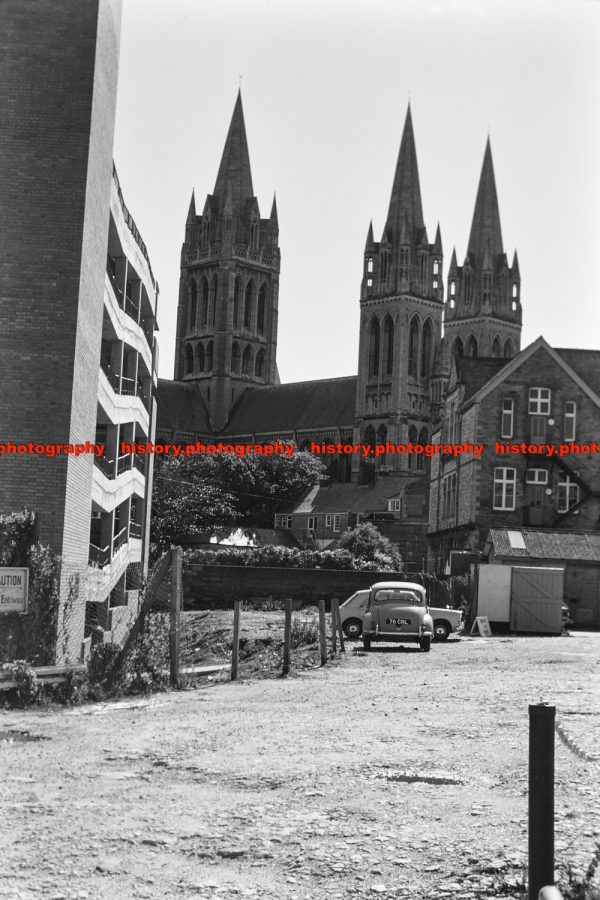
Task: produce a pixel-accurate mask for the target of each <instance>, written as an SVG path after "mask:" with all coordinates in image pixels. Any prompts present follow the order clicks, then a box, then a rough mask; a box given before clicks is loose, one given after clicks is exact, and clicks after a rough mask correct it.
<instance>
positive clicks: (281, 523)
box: [275, 516, 292, 528]
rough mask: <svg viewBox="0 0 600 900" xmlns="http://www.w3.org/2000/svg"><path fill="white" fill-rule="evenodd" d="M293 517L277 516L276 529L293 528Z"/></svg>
mask: <svg viewBox="0 0 600 900" xmlns="http://www.w3.org/2000/svg"><path fill="white" fill-rule="evenodd" d="M291 527H292V517H291V516H275V528H291Z"/></svg>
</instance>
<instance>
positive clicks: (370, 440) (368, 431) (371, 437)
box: [363, 425, 376, 447]
mask: <svg viewBox="0 0 600 900" xmlns="http://www.w3.org/2000/svg"><path fill="white" fill-rule="evenodd" d="M363 441H364V443H365V444H366V445H367V446H368V447H375V443H376V440H375V429H374V428H373V426H372V425H368V426H367V428H365V433H364V435H363Z"/></svg>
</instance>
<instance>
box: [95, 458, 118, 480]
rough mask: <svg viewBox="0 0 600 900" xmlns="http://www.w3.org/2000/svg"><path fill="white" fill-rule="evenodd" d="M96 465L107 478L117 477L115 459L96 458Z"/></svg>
mask: <svg viewBox="0 0 600 900" xmlns="http://www.w3.org/2000/svg"><path fill="white" fill-rule="evenodd" d="M94 465H95V466H97V467H98V469H100V471H101V472H102V474H103V475H104V476H105V477H106V478H110V479H113V478H114V477H115V461H114V459H107V457H106V456H94Z"/></svg>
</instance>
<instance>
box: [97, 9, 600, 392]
mask: <svg viewBox="0 0 600 900" xmlns="http://www.w3.org/2000/svg"><path fill="white" fill-rule="evenodd" d="M599 51H600V2H598V0H352V2H349V0H345V2H341V0H318V2H316V0H251V2H250V0H219V2H215V0H124V2H123V18H122V30H121V51H120V63H119V92H118V99H117V121H116V131H115V149H114V158H115V162H116V166H117V171H118V173H119V178H120V181H121V185H122V188H123V193H124V197H125V201H126V203H127V205H128V207H129V209H130V211H131V213H132V215H133V216H134V218H135V220H136V224H137V226H138V228H139V230H140V232H141V234H142V236H143V239H144V241H145V242H146V245H147V247H148V251H149V254H150V259H151V262H152V267H153V270H154V274H155V275H156V277H157V279H158V281H159V284H160V300H159V316H158V321H159V328H160V330H159V334H158V338H159V344H160V356H159V359H160V363H159V374H160V376H161V377H163V378H172V377H173V355H174V343H175V321H176V315H177V301H178V291H179V262H180V252H181V244H182V241H183V236H184V226H185V219H186V214H187V210H188V206H189V202H190V197H191V194H192V189H195V192H196V204H197V207H198V208H199V209H200V210H201V209H202V206H203V205H204V200H205V198H206V194H208V193H212V191H213V188H214V183H215V179H216V176H217V170H218V166H219V161H220V158H221V153H222V151H223V146H224V143H225V138H226V134H227V129H228V127H229V122H230V119H231V115H232V112H233V107H234V103H235V99H236V95H237V91H238V87H239V85H240V77H241V90H242V100H243V106H244V116H245V121H246V132H247V136H248V144H249V150H250V163H251V167H252V177H253V185H254V191H255V194H256V196H257V197H258V202H259V206H260V210H261V215H262V216H263V218H266V217H268V215H269V212H270V208H271V203H272V200H273V195H274V193H276V195H277V207H278V214H279V229H280V233H279V245H280V249H281V275H280V290H279V334H278V351H277V358H278V365H279V372H280V375H281V380H282V381H284V382H289V381H305V380H309V379H313V378H328V377H333V376H341V375H353V374H356V370H357V359H358V337H359V333H358V331H359V330H358V325H359V296H360V282H361V277H362V266H363V253H364V246H365V239H366V236H367V231H368V227H369V221H370V220H371V219H372V220H373V228H374V234H375V239H376V240H379V239H380V237H381V233H382V230H383V227H384V224H385V219H386V214H387V208H388V204H389V199H390V192H391V188H392V182H393V176H394V169H395V165H396V159H397V156H398V150H399V147H400V139H401V135H402V128H403V125H404V118H405V115H406V108H407V104H408V102H409V100H410V104H411V111H412V118H413V125H414V132H415V142H416V149H417V158H418V165H419V175H420V182H421V194H422V199H423V213H424V218H425V223H426V226H427V230H428V235H429V239H430V241H433V238H434V235H435V228H436V225H437V223H438V221H439V223H440V227H441V233H442V242H443V247H444V276H446V273H447V270H448V266H449V263H450V258H451V255H452V249H453V247H454V246H455V247H456V252H457V257H458V261H459V264H461V263H462V261H463V259H464V256H465V252H466V247H467V240H468V236H469V230H470V226H471V218H472V215H473V207H474V204H475V195H476V191H477V185H478V181H479V175H480V172H481V165H482V162H483V154H484V150H485V142H486V139H487V136H488V133H489V135H490V139H491V146H492V155H493V161H494V168H495V173H496V185H497V189H498V201H499V206H500V218H501V223H502V234H503V240H504V250H505V252H506V253H507V254H508V256H509V261H510V260H512V254H513V252H514V250H515V248H516V249H517V251H518V256H519V268H520V273H521V301H522V305H523V334H522V343H521V346H522V347H524V346H526V345H527V344H528V343H530V342H531V341H533V340H535V339H536V338H537V337H538V336H539V335H540V334H542V335H543V336H544V337H545V338H546V340H547V341H549V343H550V344H552V345H553V346H556V347H580V348H591V349H600V312H599V309H600V297H599V295H598V274H597V268H598V267H597V259H598V257H599V255H600V254H599V251H600V115H599V114H598V112H599V105H600V104H599V101H600V52H599Z"/></svg>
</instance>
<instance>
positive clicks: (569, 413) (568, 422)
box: [563, 400, 577, 441]
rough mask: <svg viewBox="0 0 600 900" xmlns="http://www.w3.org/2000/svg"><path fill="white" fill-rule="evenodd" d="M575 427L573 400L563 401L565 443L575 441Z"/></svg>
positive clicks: (575, 405)
mask: <svg viewBox="0 0 600 900" xmlns="http://www.w3.org/2000/svg"><path fill="white" fill-rule="evenodd" d="M576 427H577V404H576V403H575V401H574V400H565V415H564V426H563V431H564V439H565V441H574V440H575V429H576Z"/></svg>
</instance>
